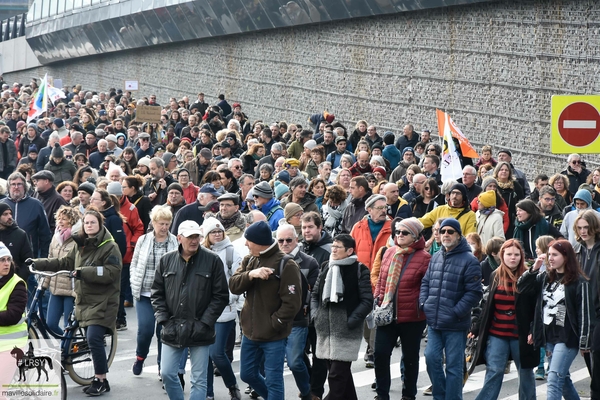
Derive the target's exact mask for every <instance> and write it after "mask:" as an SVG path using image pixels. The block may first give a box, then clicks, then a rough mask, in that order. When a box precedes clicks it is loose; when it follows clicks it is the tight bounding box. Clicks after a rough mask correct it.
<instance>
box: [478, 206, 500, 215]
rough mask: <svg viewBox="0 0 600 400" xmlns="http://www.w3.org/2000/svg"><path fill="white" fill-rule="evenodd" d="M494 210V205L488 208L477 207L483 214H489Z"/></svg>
mask: <svg viewBox="0 0 600 400" xmlns="http://www.w3.org/2000/svg"><path fill="white" fill-rule="evenodd" d="M494 211H496V206H492V207H490V208H483V207H480V208H479V212H480V213H481V214H483V215H491V214H492V213H493V212H494Z"/></svg>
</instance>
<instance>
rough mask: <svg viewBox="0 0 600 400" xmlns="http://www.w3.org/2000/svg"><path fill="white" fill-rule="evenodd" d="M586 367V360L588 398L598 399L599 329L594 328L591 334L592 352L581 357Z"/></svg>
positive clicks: (599, 393) (599, 384)
mask: <svg viewBox="0 0 600 400" xmlns="http://www.w3.org/2000/svg"><path fill="white" fill-rule="evenodd" d="M583 357H584V359H585V363H586V365H588V358H589V359H590V363H589V366H588V370H589V371H590V377H591V378H592V381H591V382H590V397H591V398H592V400H596V399H600V328H598V327H596V328H595V329H594V331H593V333H592V352H591V353H585V354H584V355H583Z"/></svg>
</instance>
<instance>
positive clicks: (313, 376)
mask: <svg viewBox="0 0 600 400" xmlns="http://www.w3.org/2000/svg"><path fill="white" fill-rule="evenodd" d="M308 343H309V345H310V351H311V352H312V366H310V365H309V364H307V367H308V373H309V374H310V392H311V393H312V394H314V395H315V396H317V397H320V398H323V393H325V381H326V380H327V369H328V368H327V363H326V362H325V360H321V359H320V358H317V331H316V330H315V328H314V327H313V326H309V327H308Z"/></svg>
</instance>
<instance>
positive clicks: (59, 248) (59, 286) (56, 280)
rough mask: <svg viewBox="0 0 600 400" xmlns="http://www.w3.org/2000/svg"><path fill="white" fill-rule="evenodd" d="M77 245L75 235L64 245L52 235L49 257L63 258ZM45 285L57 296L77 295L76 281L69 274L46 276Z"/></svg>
mask: <svg viewBox="0 0 600 400" xmlns="http://www.w3.org/2000/svg"><path fill="white" fill-rule="evenodd" d="M73 247H75V241H74V240H73V237H70V238H69V239H67V241H66V242H64V243H63V244H62V245H61V244H60V243H59V241H58V239H57V238H56V235H54V236H52V242H50V250H49V251H48V257H49V258H61V257H64V256H66V255H67V254H68V253H69V251H71V249H72V248H73ZM44 286H45V287H47V288H49V289H50V293H52V294H53V295H55V296H71V297H75V291H74V290H73V287H74V282H73V278H69V277H68V276H67V275H57V276H55V277H53V278H46V279H45V281H44Z"/></svg>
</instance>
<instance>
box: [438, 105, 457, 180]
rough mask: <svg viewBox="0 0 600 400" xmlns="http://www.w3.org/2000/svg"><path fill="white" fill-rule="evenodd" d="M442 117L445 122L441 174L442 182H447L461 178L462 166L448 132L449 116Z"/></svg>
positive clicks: (450, 134)
mask: <svg viewBox="0 0 600 400" xmlns="http://www.w3.org/2000/svg"><path fill="white" fill-rule="evenodd" d="M438 115H439V114H438ZM444 115H445V119H446V121H445V123H444V150H443V151H442V161H441V162H442V167H441V172H442V182H447V181H450V180H453V179H454V180H457V179H459V178H462V165H461V164H460V157H459V156H458V151H457V150H456V146H455V145H454V140H453V139H452V133H451V132H450V121H449V120H450V116H449V115H448V114H446V113H444Z"/></svg>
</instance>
